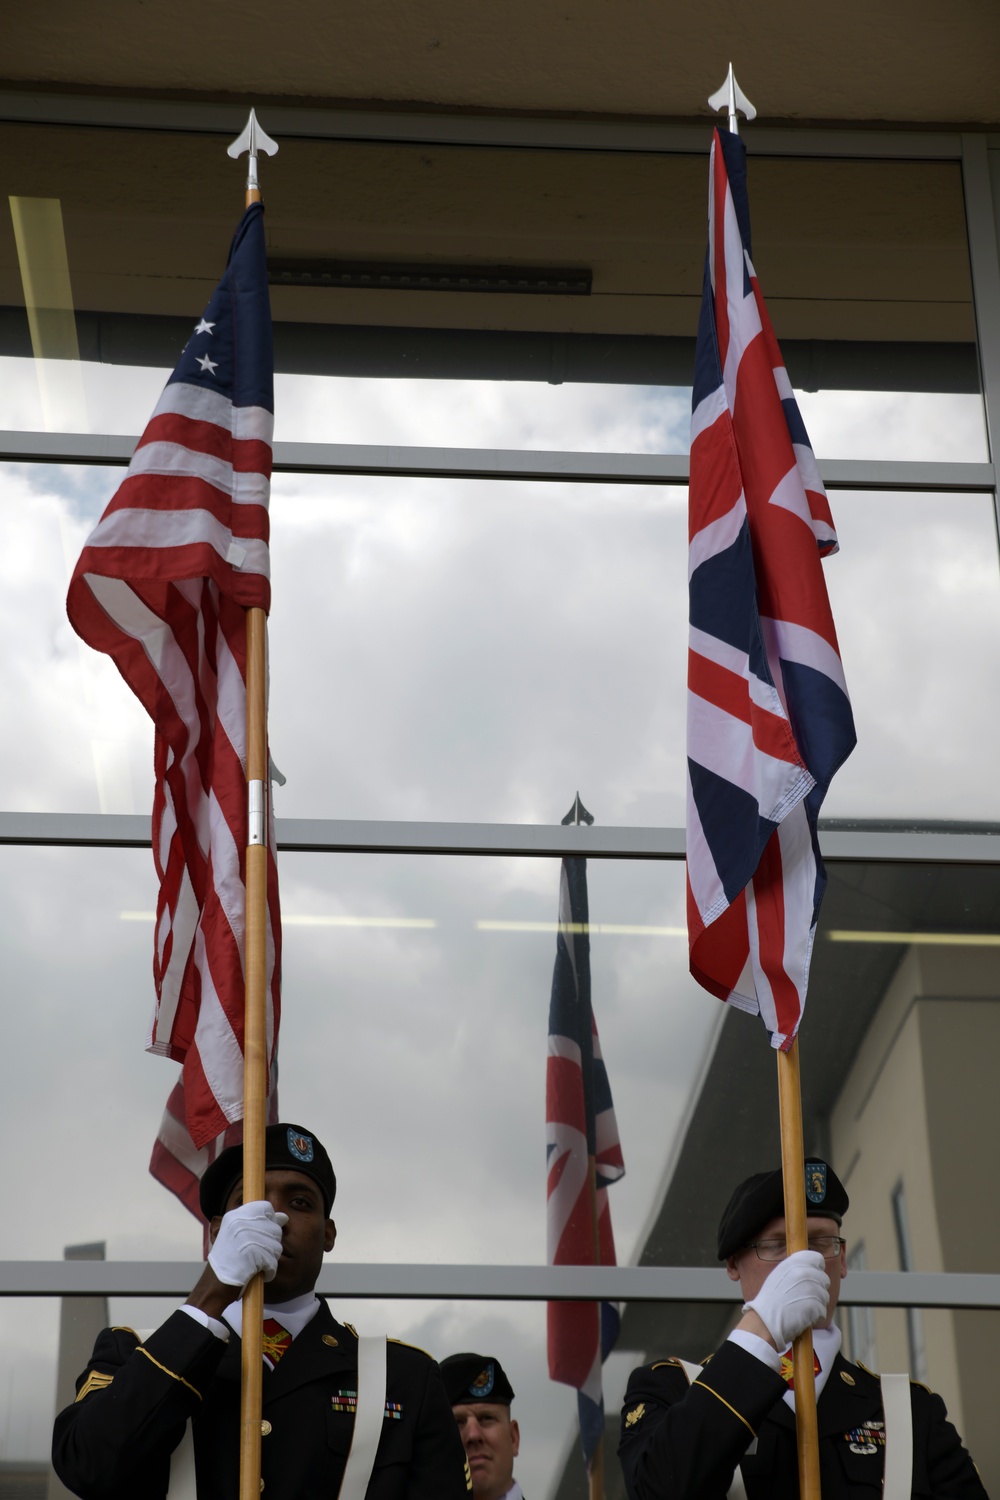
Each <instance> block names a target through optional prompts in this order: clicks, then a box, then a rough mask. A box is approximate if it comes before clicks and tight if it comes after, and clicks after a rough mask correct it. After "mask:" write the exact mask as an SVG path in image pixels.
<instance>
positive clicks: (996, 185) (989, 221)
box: [962, 135, 1000, 539]
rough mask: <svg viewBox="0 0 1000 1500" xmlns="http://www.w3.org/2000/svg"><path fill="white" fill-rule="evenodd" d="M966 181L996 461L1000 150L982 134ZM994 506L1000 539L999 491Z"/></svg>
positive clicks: (971, 148)
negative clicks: (992, 145) (989, 144)
mask: <svg viewBox="0 0 1000 1500" xmlns="http://www.w3.org/2000/svg"><path fill="white" fill-rule="evenodd" d="M962 182H963V188H964V192H965V216H966V225H967V229H968V240H969V263H970V269H971V274H972V298H973V303H974V306H975V313H976V333H977V338H978V346H979V364H980V371H981V378H982V388H983V406H984V409H985V419H986V437H987V442H988V444H989V451H990V456H991V458H993V459H994V460H995V459H996V455H997V447H998V443H1000V253H998V243H1000V151H990V150H989V149H988V145H987V142H986V140H985V139H984V138H983V137H982V136H977V135H966V136H963V137H962ZM993 507H994V516H995V518H996V525H997V535H998V539H1000V505H998V501H997V493H996V490H995V489H994V494H993Z"/></svg>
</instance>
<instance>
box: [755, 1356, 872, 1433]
mask: <svg viewBox="0 0 1000 1500" xmlns="http://www.w3.org/2000/svg"><path fill="white" fill-rule="evenodd" d="M844 1375H847V1376H848V1377H849V1381H850V1382H851V1383H848V1380H845V1379H844V1378H843V1377H844ZM880 1409H881V1400H880V1394H879V1390H878V1386H877V1384H875V1386H874V1389H873V1382H872V1378H871V1377H870V1376H866V1375H865V1372H864V1371H863V1370H859V1369H858V1367H857V1365H851V1364H848V1362H847V1360H846V1359H842V1358H841V1356H840V1355H839V1354H838V1355H837V1358H836V1359H835V1360H834V1362H833V1369H832V1370H831V1371H830V1377H829V1379H828V1380H827V1382H826V1385H825V1386H824V1387H823V1394H822V1395H821V1396H820V1398H819V1401H818V1402H817V1403H816V1418H817V1429H818V1436H819V1437H827V1436H829V1434H830V1433H831V1432H849V1431H850V1429H851V1428H852V1427H857V1426H858V1425H859V1424H860V1423H861V1422H863V1421H864V1420H865V1419H866V1418H867V1417H873V1416H875V1415H876V1413H877V1412H878V1411H879V1410H880ZM768 1417H769V1419H770V1420H771V1421H772V1422H776V1423H777V1425H778V1426H779V1427H785V1428H788V1429H791V1430H792V1431H794V1429H795V1413H794V1412H793V1411H792V1409H791V1407H790V1406H788V1405H787V1403H786V1402H785V1400H784V1397H782V1398H781V1400H779V1401H776V1402H775V1404H774V1406H772V1408H771V1410H770V1411H769V1412H768Z"/></svg>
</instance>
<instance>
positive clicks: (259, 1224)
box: [208, 1201, 288, 1291]
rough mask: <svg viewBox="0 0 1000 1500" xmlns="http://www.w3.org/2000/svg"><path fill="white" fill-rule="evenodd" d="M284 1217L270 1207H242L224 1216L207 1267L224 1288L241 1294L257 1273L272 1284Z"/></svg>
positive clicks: (278, 1258) (285, 1216) (246, 1205)
mask: <svg viewBox="0 0 1000 1500" xmlns="http://www.w3.org/2000/svg"><path fill="white" fill-rule="evenodd" d="M287 1223H288V1215H287V1214H277V1213H275V1211H274V1209H273V1208H272V1207H271V1205H270V1203H267V1202H265V1201H261V1202H259V1203H241V1204H240V1206H239V1208H231V1209H230V1210H229V1212H228V1213H227V1214H224V1215H223V1218H222V1223H221V1224H220V1226H219V1232H218V1234H217V1235H216V1236H215V1244H214V1245H213V1246H212V1248H211V1250H210V1251H209V1252H208V1263H209V1265H210V1266H211V1267H212V1270H213V1271H214V1272H215V1274H216V1276H218V1278H219V1280H220V1281H222V1282H224V1283H225V1284H226V1286H238V1287H239V1288H240V1290H241V1291H243V1290H244V1289H245V1287H246V1286H247V1283H248V1282H250V1281H252V1280H253V1278H254V1276H256V1274H257V1272H258V1271H263V1273H264V1280H265V1281H273V1280H274V1277H275V1275H276V1273H277V1270H278V1261H279V1260H280V1258H281V1228H282V1225H283V1224H287Z"/></svg>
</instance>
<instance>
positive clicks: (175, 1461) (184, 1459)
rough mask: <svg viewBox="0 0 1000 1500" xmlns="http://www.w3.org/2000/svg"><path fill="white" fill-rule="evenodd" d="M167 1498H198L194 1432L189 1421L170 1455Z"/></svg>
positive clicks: (175, 1499)
mask: <svg viewBox="0 0 1000 1500" xmlns="http://www.w3.org/2000/svg"><path fill="white" fill-rule="evenodd" d="M167 1500H198V1481H197V1477H196V1475H195V1470H194V1433H193V1432H192V1430H191V1423H190V1422H188V1423H187V1425H186V1426H185V1428H184V1436H183V1437H182V1438H181V1440H180V1442H179V1443H178V1445H177V1447H176V1448H175V1449H174V1451H173V1453H171V1455H170V1488H169V1489H168V1491H167Z"/></svg>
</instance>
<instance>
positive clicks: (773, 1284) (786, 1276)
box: [743, 1250, 830, 1350]
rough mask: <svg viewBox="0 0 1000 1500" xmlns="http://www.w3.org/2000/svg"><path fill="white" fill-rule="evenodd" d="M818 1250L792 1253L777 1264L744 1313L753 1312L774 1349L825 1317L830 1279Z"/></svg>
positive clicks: (746, 1304)
mask: <svg viewBox="0 0 1000 1500" xmlns="http://www.w3.org/2000/svg"><path fill="white" fill-rule="evenodd" d="M823 1266H824V1261H823V1257H822V1255H820V1253H819V1251H818V1250H796V1251H795V1254H794V1255H789V1256H788V1258H787V1259H786V1260H783V1261H780V1262H779V1263H778V1265H776V1266H775V1268H774V1270H773V1271H772V1272H771V1273H770V1275H769V1276H768V1278H767V1280H766V1281H765V1282H764V1285H763V1286H762V1287H761V1289H760V1291H759V1292H758V1293H757V1295H756V1297H755V1298H754V1299H753V1301H752V1302H747V1303H745V1304H744V1307H743V1311H744V1312H751V1311H752V1312H755V1313H756V1314H757V1316H758V1318H760V1320H761V1322H762V1323H763V1324H764V1327H765V1328H766V1329H767V1331H768V1333H769V1334H770V1335H771V1337H772V1338H773V1339H774V1342H775V1344H776V1345H777V1347H778V1349H779V1350H781V1349H784V1348H786V1347H787V1345H788V1344H790V1343H791V1341H792V1339H794V1338H797V1337H798V1335H799V1334H800V1333H802V1332H803V1330H804V1329H806V1328H811V1327H812V1325H813V1324H814V1323H818V1322H819V1321H820V1319H821V1318H824V1317H825V1316H826V1309H827V1304H828V1303H829V1301H830V1278H829V1276H828V1275H827V1274H826V1271H825V1270H824V1269H823Z"/></svg>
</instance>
